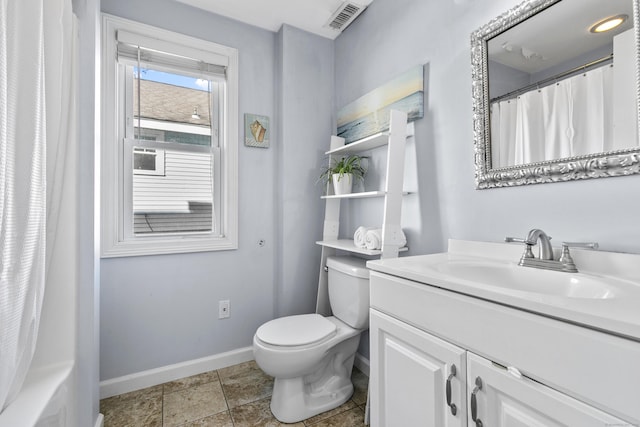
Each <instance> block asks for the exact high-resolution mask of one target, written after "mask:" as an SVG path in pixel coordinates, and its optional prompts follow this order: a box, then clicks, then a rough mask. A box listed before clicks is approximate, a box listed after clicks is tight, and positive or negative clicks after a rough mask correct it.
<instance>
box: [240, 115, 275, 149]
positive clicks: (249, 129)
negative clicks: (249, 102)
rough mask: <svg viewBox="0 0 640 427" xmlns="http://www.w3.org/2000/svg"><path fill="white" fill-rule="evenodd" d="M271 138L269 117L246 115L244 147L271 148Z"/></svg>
mask: <svg viewBox="0 0 640 427" xmlns="http://www.w3.org/2000/svg"><path fill="white" fill-rule="evenodd" d="M270 137H271V127H270V125H269V117H267V116H260V115H258V114H249V113H246V114H245V115H244V145H246V146H248V147H260V148H269V139H270Z"/></svg>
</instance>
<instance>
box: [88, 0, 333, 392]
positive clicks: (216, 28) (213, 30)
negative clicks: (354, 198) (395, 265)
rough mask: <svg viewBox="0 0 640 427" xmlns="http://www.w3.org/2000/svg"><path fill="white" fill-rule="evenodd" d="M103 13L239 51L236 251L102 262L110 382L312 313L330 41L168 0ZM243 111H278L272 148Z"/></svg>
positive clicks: (113, 4)
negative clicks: (227, 312) (255, 141)
mask: <svg viewBox="0 0 640 427" xmlns="http://www.w3.org/2000/svg"><path fill="white" fill-rule="evenodd" d="M102 10H103V12H105V13H109V14H112V15H117V16H121V17H124V18H128V19H132V20H136V21H139V22H142V23H146V24H151V25H155V26H157V27H161V28H165V29H169V30H172V31H176V32H180V33H184V34H187V35H190V36H194V37H199V38H201V39H204V40H210V41H213V42H216V43H220V44H223V45H227V46H231V47H235V48H237V49H238V50H239V54H240V58H239V64H240V93H239V113H240V124H239V127H240V129H239V135H240V138H241V141H240V144H241V146H240V148H239V192H240V194H239V196H240V197H239V236H240V237H239V249H238V250H235V251H221V252H204V253H194V254H179V255H159V256H148V257H129V258H112V259H103V260H102V262H101V295H100V296H101V319H100V320H101V327H100V345H101V349H100V354H101V362H100V378H101V380H107V379H111V378H116V377H119V376H122V375H126V374H131V373H135V372H140V371H143V370H147V369H152V368H156V367H161V366H165V365H170V364H173V363H179V362H184V361H188V360H192V359H195V358H200V357H206V356H210V355H215V354H218V353H222V352H225V351H230V350H234V349H238V348H242V347H246V346H250V345H251V343H252V338H253V334H254V333H255V330H256V329H257V327H258V326H259V325H260V324H262V323H264V322H265V321H267V320H270V319H272V318H274V317H276V314H277V313H284V314H291V313H303V312H312V311H313V309H314V307H315V290H316V287H317V280H318V269H319V265H318V259H319V252H318V250H317V247H316V246H315V245H314V244H313V242H315V241H316V240H319V239H320V229H321V224H320V220H321V218H322V212H321V211H320V208H321V205H320V200H319V198H318V197H316V196H315V195H311V192H312V191H313V183H314V176H315V170H316V169H317V168H316V164H318V163H319V161H320V160H319V159H318V151H319V146H322V147H324V146H326V145H328V139H329V135H330V134H331V131H332V119H331V117H332V116H331V114H332V111H333V96H332V94H333V76H332V70H333V63H332V60H333V43H332V42H330V41H328V40H325V39H321V38H319V37H316V36H313V35H311V34H306V33H303V32H301V31H298V30H296V29H293V28H287V27H285V28H283V29H282V30H281V32H280V33H278V34H276V33H273V32H270V31H266V30H262V29H258V28H256V27H252V26H248V25H245V24H242V23H239V22H237V21H234V20H231V19H227V18H224V17H221V16H218V15H213V14H209V13H206V12H203V11H202V10H199V9H195V8H191V7H189V6H186V5H184V4H182V3H178V2H174V1H170V0H154V1H151V0H103V1H102ZM314 102H315V104H314ZM281 112H284V113H281ZM244 113H256V114H261V115H266V116H269V117H270V118H271V123H272V127H273V129H272V139H271V147H270V148H269V149H259V148H249V147H245V146H244V145H243V144H242V139H243V138H244V130H243V123H244ZM308 162H310V163H308ZM298 164H302V165H303V166H302V167H298ZM280 171H284V174H282V176H281V174H280ZM312 171H313V172H312ZM319 194H320V193H319V189H318V194H317V195H319ZM260 239H264V240H265V241H266V245H265V246H264V247H260V246H259V245H258V241H259V240H260ZM283 242H286V244H284V243H283ZM223 299H229V300H231V317H230V318H229V319H224V320H218V301H219V300H223Z"/></svg>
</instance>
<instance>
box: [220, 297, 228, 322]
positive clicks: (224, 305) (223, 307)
mask: <svg viewBox="0 0 640 427" xmlns="http://www.w3.org/2000/svg"><path fill="white" fill-rule="evenodd" d="M230 308H231V304H230V303H229V300H228V299H225V300H221V301H218V319H226V318H227V317H229V316H230V314H231V313H230Z"/></svg>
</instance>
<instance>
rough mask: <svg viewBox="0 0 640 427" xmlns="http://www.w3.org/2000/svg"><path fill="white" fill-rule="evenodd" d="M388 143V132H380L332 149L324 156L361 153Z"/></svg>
mask: <svg viewBox="0 0 640 427" xmlns="http://www.w3.org/2000/svg"><path fill="white" fill-rule="evenodd" d="M388 143H389V132H380V133H376V134H375V135H371V136H368V137H366V138H363V139H359V140H358V141H354V142H352V143H351V144H346V145H343V146H342V147H338V148H334V149H333V150H329V151H327V152H326V153H325V154H347V153H359V152H361V151H367V150H371V149H373V148H377V147H382V146H383V145H387V144H388Z"/></svg>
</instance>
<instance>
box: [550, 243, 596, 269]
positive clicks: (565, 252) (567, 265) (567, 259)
mask: <svg viewBox="0 0 640 427" xmlns="http://www.w3.org/2000/svg"><path fill="white" fill-rule="evenodd" d="M569 248H585V249H598V244H597V243H596V242H584V243H582V242H562V254H561V255H560V259H559V260H558V261H560V263H561V264H562V265H563V268H564V269H565V271H570V272H574V273H577V272H578V269H577V268H576V264H575V263H574V262H573V258H572V257H571V253H570V252H569Z"/></svg>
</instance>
